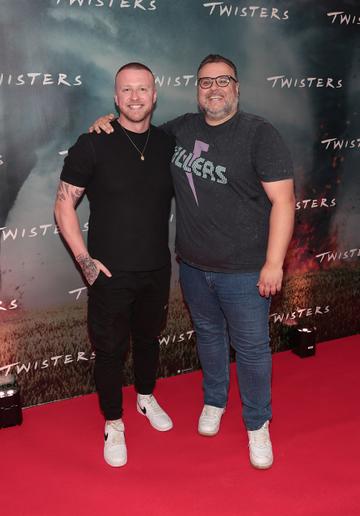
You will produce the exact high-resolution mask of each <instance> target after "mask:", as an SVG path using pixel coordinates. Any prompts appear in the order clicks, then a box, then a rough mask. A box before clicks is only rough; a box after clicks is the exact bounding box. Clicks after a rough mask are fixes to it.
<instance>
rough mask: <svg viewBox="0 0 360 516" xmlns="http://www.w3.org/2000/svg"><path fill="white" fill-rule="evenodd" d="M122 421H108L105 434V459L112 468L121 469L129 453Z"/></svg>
mask: <svg viewBox="0 0 360 516" xmlns="http://www.w3.org/2000/svg"><path fill="white" fill-rule="evenodd" d="M124 431H125V428H124V423H123V421H122V419H116V420H115V421H106V423H105V432H104V439H105V444H104V459H105V462H107V463H108V464H109V465H110V466H113V467H114V468H119V467H120V466H124V465H125V464H126V461H127V451H126V444H125V435H124Z"/></svg>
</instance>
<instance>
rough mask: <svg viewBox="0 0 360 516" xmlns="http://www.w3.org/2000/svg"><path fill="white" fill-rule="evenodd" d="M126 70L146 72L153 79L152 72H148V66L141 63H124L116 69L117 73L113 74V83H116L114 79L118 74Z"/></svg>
mask: <svg viewBox="0 0 360 516" xmlns="http://www.w3.org/2000/svg"><path fill="white" fill-rule="evenodd" d="M128 69H130V70H147V71H148V72H150V73H151V75H152V76H153V77H154V74H153V72H152V70H150V68H149V67H148V66H146V65H144V64H142V63H137V62H133V63H126V64H124V65H123V66H122V67H121V68H119V69H118V71H117V72H116V74H115V82H116V77H117V76H118V75H119V73H120V72H122V71H123V70H128ZM154 80H155V77H154Z"/></svg>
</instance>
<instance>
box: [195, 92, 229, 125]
mask: <svg viewBox="0 0 360 516" xmlns="http://www.w3.org/2000/svg"><path fill="white" fill-rule="evenodd" d="M223 98H224V103H223V104H222V106H221V107H216V106H214V107H211V105H210V103H209V102H208V98H206V99H205V101H204V102H202V103H201V104H200V103H199V107H200V109H201V111H202V112H203V113H205V115H206V116H207V117H208V118H209V119H211V120H222V119H223V118H226V117H228V116H229V115H230V114H231V113H236V111H237V110H238V98H237V97H236V98H233V99H227V98H225V97H223Z"/></svg>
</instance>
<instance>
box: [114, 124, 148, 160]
mask: <svg viewBox="0 0 360 516" xmlns="http://www.w3.org/2000/svg"><path fill="white" fill-rule="evenodd" d="M119 125H120V127H121V129H122V130H123V131H124V133H125V134H126V136H127V137H128V139H129V141H130V143H131V144H132V146H133V147H135V149H136V150H137V151H138V153H139V154H140V159H141V161H145V156H144V152H145V149H146V146H147V144H148V141H149V136H150V126H149V129H148V133H147V137H146V141H145V145H144V147H143V150H142V151H141V150H140V149H139V147H138V146H137V145H136V143H134V142H133V141H132V139H131V138H130V136H129V135H128V132H127V130H126V129H125V127H123V126H122V125H121V124H119Z"/></svg>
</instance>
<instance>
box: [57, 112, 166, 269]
mask: <svg viewBox="0 0 360 516" xmlns="http://www.w3.org/2000/svg"><path fill="white" fill-rule="evenodd" d="M112 126H113V128H114V132H113V133H111V134H110V135H108V134H105V133H102V134H95V133H93V134H83V135H81V136H80V138H79V139H78V141H77V142H76V143H75V145H74V146H73V147H71V149H70V150H69V154H68V156H67V157H66V158H65V162H64V167H63V170H62V173H61V180H62V181H65V182H67V183H70V184H72V185H74V186H79V187H85V192H86V195H87V197H88V199H89V206H90V218H89V234H88V250H89V253H90V256H92V258H96V259H98V260H100V261H101V262H102V263H103V264H104V265H105V266H106V267H108V269H110V271H111V272H112V273H113V274H114V273H116V272H119V271H145V270H147V271H150V270H155V269H159V268H161V267H163V266H165V265H167V264H168V263H169V261H170V253H169V249H168V225H169V214H170V204H171V198H172V196H173V186H172V179H171V174H170V161H171V156H172V154H173V151H174V140H173V138H172V137H171V136H169V135H168V134H165V133H164V132H163V131H161V130H160V129H158V128H156V127H154V126H151V128H150V136H149V140H148V143H147V146H146V150H145V152H144V156H145V160H144V161H142V160H141V159H140V154H139V152H138V151H137V150H136V149H135V147H134V146H133V145H132V144H131V142H130V141H129V139H128V137H127V136H126V134H125V133H124V131H123V130H122V128H121V127H120V125H119V123H118V122H117V121H114V122H112ZM127 132H128V134H129V136H130V137H131V139H132V140H133V142H134V143H135V145H136V146H137V147H138V148H139V149H140V150H142V149H143V147H144V144H145V142H146V137H147V132H146V133H143V134H138V133H133V132H131V131H127Z"/></svg>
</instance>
